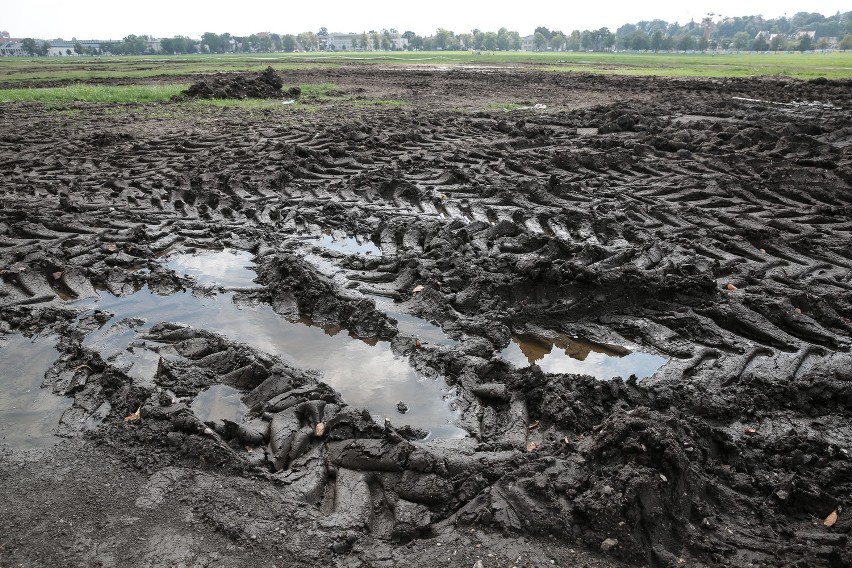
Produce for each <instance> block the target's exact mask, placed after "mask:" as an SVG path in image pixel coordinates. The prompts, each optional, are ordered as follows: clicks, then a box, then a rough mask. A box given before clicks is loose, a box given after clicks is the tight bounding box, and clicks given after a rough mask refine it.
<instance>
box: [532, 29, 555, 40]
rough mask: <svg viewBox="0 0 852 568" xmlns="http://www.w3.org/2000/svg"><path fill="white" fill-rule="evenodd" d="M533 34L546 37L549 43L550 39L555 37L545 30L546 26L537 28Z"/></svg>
mask: <svg viewBox="0 0 852 568" xmlns="http://www.w3.org/2000/svg"><path fill="white" fill-rule="evenodd" d="M533 34H541V35H543V36H544V39H546V40H547V41H550V38H551V37H552V36H553V34H552V33H551V31H550V30H549V29H547V28H545V27H544V26H539V27H537V28H536V29H535V31H534V32H533Z"/></svg>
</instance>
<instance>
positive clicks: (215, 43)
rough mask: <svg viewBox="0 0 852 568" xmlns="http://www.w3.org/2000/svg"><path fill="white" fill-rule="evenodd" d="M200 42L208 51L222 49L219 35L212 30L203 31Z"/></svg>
mask: <svg viewBox="0 0 852 568" xmlns="http://www.w3.org/2000/svg"><path fill="white" fill-rule="evenodd" d="M201 44H202V45H204V46H206V47H207V51H209V52H210V53H222V52H223V51H224V46H223V45H222V38H221V37H219V34H214V33H213V32H204V33H203V34H201Z"/></svg>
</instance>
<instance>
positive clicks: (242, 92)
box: [177, 67, 301, 100]
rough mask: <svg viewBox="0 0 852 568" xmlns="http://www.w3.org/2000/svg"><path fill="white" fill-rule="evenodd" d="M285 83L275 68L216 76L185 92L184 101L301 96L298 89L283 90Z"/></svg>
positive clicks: (181, 97)
mask: <svg viewBox="0 0 852 568" xmlns="http://www.w3.org/2000/svg"><path fill="white" fill-rule="evenodd" d="M283 87H284V81H283V80H282V79H281V76H280V75H279V74H278V73H276V72H275V70H274V69H273V68H272V67H267V68H266V70H265V71H263V72H262V73H258V74H242V73H240V74H231V73H217V74H215V75H213V76H212V77H208V78H206V79H204V80H202V81H199V82H197V83H193V84H192V85H191V86H190V87H189V88H188V89H187V90H185V91H183V94H182V95H181V96H180V97H177V98H179V99H181V100H187V99H280V98H295V97H298V96H299V95H300V94H301V89H300V88H299V87H291V88H289V89H287V90H286V91H282V88H283Z"/></svg>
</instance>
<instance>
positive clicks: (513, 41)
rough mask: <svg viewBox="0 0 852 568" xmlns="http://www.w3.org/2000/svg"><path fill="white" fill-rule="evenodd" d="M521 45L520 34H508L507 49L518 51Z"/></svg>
mask: <svg viewBox="0 0 852 568" xmlns="http://www.w3.org/2000/svg"><path fill="white" fill-rule="evenodd" d="M523 45H524V44H523V41H522V40H521V34H519V33H518V32H509V49H514V50H519V49H521V47H522V46H523Z"/></svg>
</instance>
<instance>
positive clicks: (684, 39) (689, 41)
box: [677, 35, 695, 51]
mask: <svg viewBox="0 0 852 568" xmlns="http://www.w3.org/2000/svg"><path fill="white" fill-rule="evenodd" d="M677 48H678V50H680V51H693V50H694V49H695V38H694V37H692V36H691V35H682V36H680V37H679V38H678V39H677Z"/></svg>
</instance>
